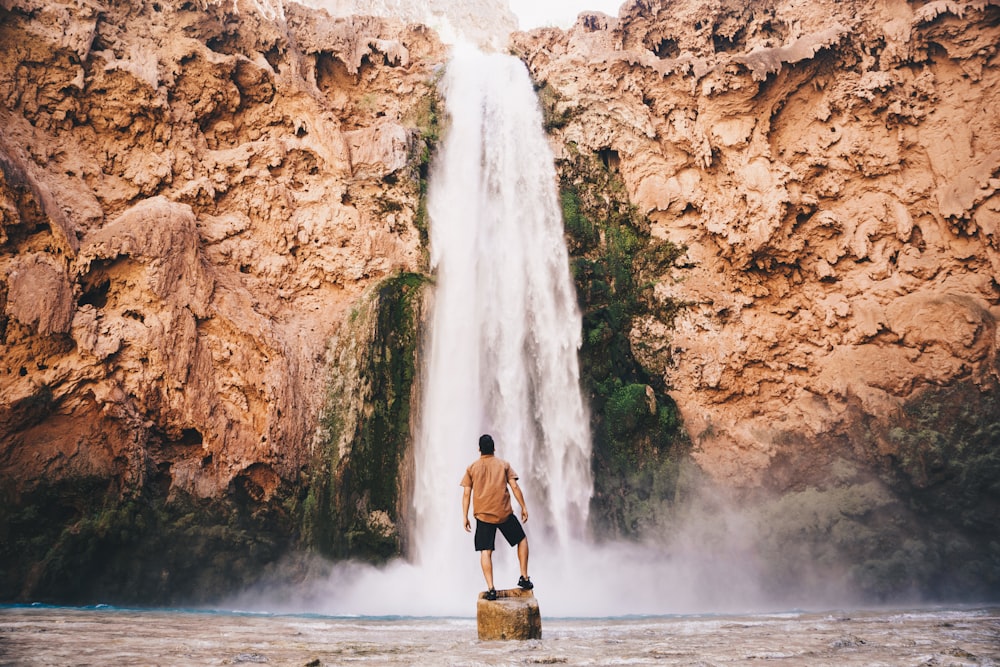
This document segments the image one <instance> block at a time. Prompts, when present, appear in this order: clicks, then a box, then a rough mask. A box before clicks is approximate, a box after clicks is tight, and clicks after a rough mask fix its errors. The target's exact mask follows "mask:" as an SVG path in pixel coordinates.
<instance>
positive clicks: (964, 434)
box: [515, 1, 1000, 587]
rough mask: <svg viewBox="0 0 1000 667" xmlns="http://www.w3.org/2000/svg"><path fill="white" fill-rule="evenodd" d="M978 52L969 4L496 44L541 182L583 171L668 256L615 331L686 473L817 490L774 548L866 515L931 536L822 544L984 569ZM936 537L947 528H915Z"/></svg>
mask: <svg viewBox="0 0 1000 667" xmlns="http://www.w3.org/2000/svg"><path fill="white" fill-rule="evenodd" d="M998 44H1000V6H998V4H997V3H995V2H982V1H981V2H929V3H922V2H921V3H918V2H904V1H890V2H879V3H864V2H830V3H818V4H817V3H810V4H808V5H804V4H802V3H796V2H780V1H770V2H754V3H746V2H727V1H720V2H707V3H702V2H670V1H662V2H635V3H630V4H629V5H627V6H626V7H624V8H623V10H622V14H621V16H620V17H619V18H618V19H614V18H609V17H607V16H604V15H600V14H592V15H587V16H583V17H581V19H580V20H579V21H578V23H577V24H576V26H575V27H574V28H573V29H572V30H571V31H569V32H568V33H562V32H560V31H556V30H541V31H534V32H532V33H529V34H527V35H518V36H515V51H516V52H517V53H518V54H520V55H521V57H522V58H523V59H524V60H525V62H526V63H527V64H528V66H529V69H530V70H531V72H532V75H533V76H534V78H535V79H536V81H537V85H538V86H539V88H540V89H541V92H542V99H543V103H544V104H545V105H546V111H547V118H548V123H549V125H550V128H551V130H552V133H553V137H554V140H555V143H556V144H557V148H558V150H560V151H561V154H560V155H559V160H560V165H561V170H562V174H563V179H564V183H570V184H572V185H573V187H575V188H577V189H586V187H587V179H588V176H587V174H586V173H584V172H581V171H580V170H578V169H577V165H578V164H579V162H580V156H581V155H582V156H591V157H592V158H594V159H600V160H601V161H602V162H603V164H604V165H605V168H606V170H607V172H609V173H610V174H611V175H612V176H613V177H615V178H618V179H620V181H621V182H622V183H623V184H624V187H625V189H626V190H627V194H628V198H629V200H630V201H631V202H632V203H633V204H634V205H635V206H636V207H637V208H638V213H639V214H644V215H645V217H646V219H647V222H648V225H649V227H648V229H638V230H637V232H638V233H639V234H640V235H644V234H647V233H648V235H649V239H650V240H649V243H651V244H653V245H655V244H657V243H665V244H666V243H667V242H669V243H671V244H674V245H676V246H680V247H682V248H683V249H684V250H685V252H684V254H683V255H681V256H680V258H678V259H677V260H676V261H674V262H673V263H672V264H671V265H668V266H665V267H661V270H659V271H657V272H655V273H654V274H653V275H649V270H648V269H649V267H648V265H647V266H646V275H647V279H648V286H649V290H648V291H647V292H646V294H645V297H644V298H645V309H644V310H645V312H642V313H639V314H638V315H637V316H636V317H634V318H633V319H632V321H631V330H630V332H629V338H630V342H631V352H632V353H633V354H634V356H635V358H636V359H637V360H638V361H639V363H640V364H641V366H642V367H643V369H645V371H646V372H647V373H648V374H649V375H650V376H651V377H652V378H654V382H653V383H654V384H656V382H658V383H659V386H662V387H665V388H666V389H667V390H668V391H669V394H670V395H671V396H672V397H673V398H674V399H675V400H676V402H677V405H678V406H679V409H680V411H681V413H682V415H683V418H684V422H685V424H686V426H687V430H688V432H689V434H690V437H691V447H692V456H693V457H694V459H695V460H696V462H697V463H698V466H699V467H700V468H701V470H703V471H705V472H707V473H708V475H709V476H710V477H712V478H713V479H715V480H716V481H717V482H719V483H721V484H722V485H724V486H726V487H729V488H738V489H744V493H746V492H747V490H751V491H755V492H756V491H765V490H766V491H776V492H778V493H780V494H791V495H788V496H786V498H791V497H793V496H795V494H806V493H807V490H811V491H810V492H812V491H816V492H817V493H818V495H817V496H816V497H815V498H813V499H812V500H808V499H807V498H806V496H805V495H799V496H797V497H798V498H799V500H800V501H801V502H803V503H806V502H808V505H809V507H810V508H811V509H809V510H808V511H806V512H805V513H809V514H813V516H812V518H805V517H802V516H798V517H796V516H795V513H794V512H790V513H787V514H786V518H787V520H788V521H790V522H791V523H792V525H795V526H796V528H794V529H791V530H789V532H788V533H787V534H784V535H783V536H782V539H783V540H785V539H787V540H789V541H794V540H799V541H803V542H805V541H809V540H813V539H816V540H826V546H825V547H824V548H825V549H828V550H829V551H833V550H836V548H838V544H837V542H838V539H841V538H843V533H844V532H846V529H845V528H844V526H845V525H847V523H850V522H852V521H854V520H855V519H856V518H857V517H860V516H865V517H866V518H865V519H863V520H862V519H859V521H860V522H861V523H864V522H868V527H869V528H871V527H872V526H877V525H881V528H878V529H877V531H879V530H880V531H884V533H885V534H886V535H890V534H893V533H895V532H897V531H898V530H899V528H898V526H899V525H902V524H907V525H908V526H910V528H907V529H905V530H906V531H910V530H911V528H912V529H913V530H914V531H915V532H919V531H927V532H926V533H925V534H924V536H923V537H918V538H915V539H916V541H915V542H914V544H917V543H921V541H922V540H926V541H927V542H931V543H936V544H934V545H932V546H930V547H928V546H927V543H926V542H923V543H922V544H921V545H920V546H918V547H914V546H913V544H911V545H910V547H903V546H900V544H901V543H902V542H903V541H904V540H903V539H902V538H899V539H897V538H895V537H893V538H886V539H885V540H884V541H883V543H882V544H881V546H876V542H877V538H874V537H873V536H872V535H868V536H867V537H865V538H858V540H856V541H855V540H854V538H846V539H845V540H844V543H843V544H840V545H839V546H840V547H844V548H845V549H846V550H848V551H851V550H854V549H856V548H857V549H859V550H860V551H867V553H869V554H871V553H872V552H874V551H876V550H877V549H879V548H882V549H885V550H886V551H885V554H886V556H885V557H886V558H887V560H892V559H893V558H896V563H895V566H896V567H898V568H903V569H905V568H907V567H913V568H915V569H919V568H920V567H923V565H925V564H926V563H927V562H928V561H938V562H939V564H941V563H944V562H946V561H947V560H948V558H949V557H950V556H948V555H947V553H948V550H949V549H951V548H952V547H954V546H955V545H957V544H958V545H965V544H967V541H968V540H971V541H973V542H975V543H976V544H977V545H978V547H976V548H977V549H980V551H978V553H980V554H984V553H994V554H995V553H996V548H997V545H996V544H995V542H994V538H992V537H991V535H995V534H996V528H997V522H996V516H998V512H1000V502H998V501H1000V495H998V492H997V489H996V485H995V481H994V480H995V479H996V476H997V474H998V472H1000V460H998V453H997V450H996V445H997V443H998V442H1000V426H998V422H1000V414H998V412H997V400H996V395H997V393H996V392H997V369H998V367H997V346H998V341H1000V339H998V337H997V317H998V316H1000V301H998V298H1000V286H998V282H997V278H998V275H1000V273H998V271H1000V236H998V231H997V228H998V224H1000V113H998V112H997V109H996V107H997V103H998V101H1000V87H998V86H1000V68H998V61H997V58H998V55H997V52H998ZM644 224H645V223H644V222H641V221H640V223H638V225H637V226H638V227H642V225H644ZM638 270H639V269H638V268H637V267H636V266H634V267H633V271H634V272H637V271H638ZM598 333H599V332H598ZM871 472H873V473H874V475H875V476H876V477H877V478H878V481H870V478H869V477H868V474H869V473H871ZM869 483H870V484H874V485H875V486H873V487H869V486H866V485H868V484H869ZM852 485H856V486H852ZM832 488H856V489H858V491H859V493H858V494H857V495H856V496H855V500H858V499H861V498H866V500H864V501H863V502H860V506H856V507H847V506H846V505H842V503H841V501H838V500H837V499H836V498H834V497H833V496H832V495H829V496H825V495H824V493H825V491H824V490H826V491H829V490H830V489H832ZM887 488H891V490H892V491H891V493H890V492H888V491H886V489H887ZM830 493H831V494H832V493H833V492H832V491H830ZM838 493H839V492H838ZM866 493H867V495H866ZM873 493H874V494H875V496H878V498H876V497H875V496H873V495H872V494H873ZM890 497H891V498H894V500H890V499H889V498H890ZM824 498H825V500H824ZM825 505H827V506H825ZM788 509H789V506H788V505H785V510H788ZM914 512H915V515H914V514H913V513H914ZM938 512H943V514H938ZM945 515H948V516H950V517H951V519H945V518H944V516H945ZM852 517H854V518H852ZM880 517H881V518H880ZM889 517H895V518H892V519H889ZM915 517H916V518H915ZM959 517H960V518H959ZM770 519H772V520H773V521H772V523H771V524H770V525H763V524H762V526H761V527H760V528H761V529H762V531H761V534H762V535H765V536H767V535H773V534H774V532H775V531H780V530H782V528H781V524H782V520H781V518H780V516H778V513H777V512H775V513H774V514H773V515H772V516H770ZM948 521H953V522H955V524H954V525H960V526H961V527H960V528H957V529H956V531H957V532H959V533H961V536H959V537H956V536H954V535H952V536H951V537H944V536H943V535H944V534H943V533H937V534H935V536H933V537H928V535H929V534H932V533H934V531H935V530H936V528H934V527H933V526H935V525H939V524H943V523H947V522H948ZM796 522H800V523H796ZM893 522H895V527H894V526H893V525H890V524H892V523H893ZM838 526H839V528H838ZM913 527H916V528H913ZM799 528H801V530H798V529H799ZM838 530H840V531H841V533H842V534H841V535H840V536H838ZM851 530H854V529H851ZM866 530H867V529H866ZM911 534H912V533H911ZM796 535H798V537H796ZM862 541H867V542H868V544H867V546H859V543H860V542H862ZM942 541H948V542H950V543H951V546H943V545H942V544H941V542H942ZM991 544H992V546H990V545H991ZM786 545H787V542H786ZM955 548H958V550H959V551H961V547H955ZM908 549H909V551H907V550H908ZM778 551H780V550H779V549H775V553H774V554H773V555H775V556H776V557H780V554H779V553H778ZM930 552H934V555H933V556H929V554H930ZM890 554H895V555H894V556H893V555H890ZM855 556H857V553H855ZM975 558H979V556H976V557H975ZM860 560H864V558H860V559H858V561H859V562H860ZM983 562H984V563H986V564H985V565H984V567H983V568H981V569H980V570H979V574H980V575H983V576H984V577H985V578H986V579H988V580H990V581H992V582H993V585H996V584H997V583H998V582H1000V575H998V573H1000V561H998V560H997V559H996V556H995V555H994V556H988V555H987V556H984V561H983ZM883 565H885V563H883ZM880 567H881V566H880ZM888 567H889V566H888V565H885V568H888ZM874 569H877V568H874ZM944 569H947V568H946V567H944ZM882 574H885V572H884V571H882ZM862 578H863V577H862ZM887 578H888V577H887ZM902 578H903V579H905V578H906V576H903V577H902ZM869 583H870V582H869ZM918 587H919V586H918Z"/></svg>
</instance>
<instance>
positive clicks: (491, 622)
mask: <svg viewBox="0 0 1000 667" xmlns="http://www.w3.org/2000/svg"><path fill="white" fill-rule="evenodd" d="M476 623H477V625H478V627H479V639H481V640H484V641H491V640H498V639H541V638H542V616H541V613H540V612H539V611H538V600H536V599H535V596H534V594H533V593H532V592H531V591H522V590H521V589H520V588H514V589H511V590H504V591H497V599H496V600H487V599H486V593H480V594H479V601H478V603H477V605H476Z"/></svg>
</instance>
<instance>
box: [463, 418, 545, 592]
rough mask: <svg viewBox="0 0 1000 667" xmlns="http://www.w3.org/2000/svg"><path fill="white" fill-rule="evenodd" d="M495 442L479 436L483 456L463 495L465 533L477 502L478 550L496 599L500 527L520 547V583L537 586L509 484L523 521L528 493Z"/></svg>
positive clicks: (471, 468)
mask: <svg viewBox="0 0 1000 667" xmlns="http://www.w3.org/2000/svg"><path fill="white" fill-rule="evenodd" d="M493 451H494V444H493V438H492V436H490V435H483V436H482V437H480V438H479V459H477V460H476V461H474V462H473V464H472V465H470V466H469V467H468V469H467V470H466V471H465V476H464V477H463V478H462V486H463V487H465V488H464V492H463V495H462V521H463V522H464V523H465V532H471V531H472V527H471V526H470V525H469V501H470V500H471V501H472V503H473V516H475V517H476V538H475V544H476V551H478V552H479V563H480V565H482V568H483V576H484V577H485V578H486V599H487V600H496V599H497V591H496V589H495V588H493V550H494V547H495V544H496V534H497V528H499V529H500V532H501V533H503V536H504V537H505V538H507V542H508V543H509V544H510V546H515V545H516V546H517V560H518V561H519V562H520V564H521V578H520V579H518V581H517V585H518V586H520V587H521V588H522V589H524V590H526V591H528V590H531V589H532V588H534V584H532V583H531V579H530V577H528V538H527V537H526V536H525V534H524V529H523V528H522V527H521V524H520V523H519V522H518V520H517V517H516V516H514V510H513V509H512V508H511V505H510V493H509V492H508V491H507V486H508V485H509V486H510V490H511V491H513V492H514V497H515V498H516V499H517V503H518V505H520V506H521V521H524V522H527V521H528V509H527V506H526V505H525V504H524V496H523V495H522V494H521V488H520V487H519V486H518V485H517V473H516V472H514V470H513V468H511V467H510V464H509V463H507V462H506V461H504V460H503V459H499V458H497V457H496V456H494V454H493Z"/></svg>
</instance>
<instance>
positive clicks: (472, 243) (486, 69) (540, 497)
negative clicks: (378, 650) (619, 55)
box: [414, 48, 593, 586]
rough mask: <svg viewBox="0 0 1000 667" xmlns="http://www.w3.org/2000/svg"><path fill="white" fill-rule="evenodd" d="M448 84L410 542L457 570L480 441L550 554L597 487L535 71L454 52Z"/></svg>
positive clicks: (467, 551) (434, 182) (432, 560)
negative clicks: (519, 493)
mask: <svg viewBox="0 0 1000 667" xmlns="http://www.w3.org/2000/svg"><path fill="white" fill-rule="evenodd" d="M442 92H443V94H444V97H445V99H446V104H447V111H448V133H447V136H446V137H445V141H444V143H443V145H442V147H441V150H440V153H439V155H438V156H437V159H436V160H435V163H434V165H433V167H432V171H431V175H430V190H429V193H428V213H429V214H430V221H431V223H430V243H431V264H432V268H433V269H435V270H436V278H437V287H436V290H435V300H434V306H433V313H434V315H433V319H432V323H431V328H430V334H429V345H428V346H427V349H428V359H427V365H426V375H425V378H424V392H425V393H424V395H425V402H424V405H423V412H422V418H421V429H420V433H419V436H418V439H417V448H416V478H417V483H416V488H415V494H414V495H415V497H414V509H415V518H416V526H415V531H414V538H415V540H414V541H415V546H416V554H415V555H416V557H417V562H418V563H421V564H425V565H430V564H435V565H436V566H437V567H441V568H442V569H443V570H444V571H447V572H456V571H462V570H465V569H466V566H467V565H469V564H471V565H472V566H473V569H475V565H476V562H477V561H476V559H475V557H474V553H472V548H471V539H470V538H469V537H468V536H467V535H466V534H465V533H464V532H463V531H461V530H456V527H460V523H459V519H460V517H459V508H460V502H459V500H460V497H461V489H460V488H459V480H460V479H461V477H462V473H463V471H464V469H465V467H466V466H468V465H469V463H471V462H472V461H473V460H474V459H475V458H476V457H478V449H477V442H478V439H479V436H480V434H482V433H491V434H492V435H493V437H494V439H495V441H496V443H497V455H498V456H500V457H501V458H505V459H507V460H508V461H510V462H511V465H512V466H513V468H514V469H515V470H516V471H517V472H518V473H519V474H520V478H521V479H520V484H521V486H522V488H523V489H524V491H525V494H526V500H527V503H528V509H529V512H530V519H529V521H530V525H529V527H528V534H529V543H530V544H531V545H532V548H533V549H535V550H539V551H544V552H546V553H549V554H550V555H556V554H558V553H560V552H562V551H564V550H566V549H567V548H568V546H569V545H570V543H571V541H572V540H574V539H580V538H583V537H584V535H585V532H586V531H585V527H586V524H587V513H588V512H587V510H588V504H589V502H590V495H591V491H592V486H593V485H592V480H591V472H590V431H589V428H588V416H587V412H586V410H585V408H584V405H583V401H582V399H581V396H580V387H579V369H578V362H577V350H578V348H579V346H580V331H581V322H580V313H579V311H578V309H577V305H576V292H575V289H574V286H573V282H572V278H571V276H570V272H569V257H568V253H567V251H566V246H565V242H564V240H563V226H562V218H561V214H560V207H559V201H558V195H557V190H556V174H555V168H554V165H553V156H552V152H551V150H550V148H549V145H548V143H547V141H546V137H545V134H544V132H543V130H542V115H541V110H540V109H539V105H538V100H537V98H536V97H535V93H534V89H533V87H532V85H531V80H530V79H529V77H528V73H527V71H526V70H525V68H524V65H523V64H522V63H521V62H520V61H519V60H517V59H515V58H513V57H510V56H505V55H500V54H483V53H480V52H478V51H474V50H472V49H463V48H458V49H456V54H455V57H454V59H453V60H452V61H451V63H450V65H449V66H448V70H447V73H446V75H445V77H444V80H443V81H442ZM498 581H502V580H501V579H498ZM512 584H513V582H510V585H512ZM498 585H501V586H504V585H505V584H503V583H500V584H498Z"/></svg>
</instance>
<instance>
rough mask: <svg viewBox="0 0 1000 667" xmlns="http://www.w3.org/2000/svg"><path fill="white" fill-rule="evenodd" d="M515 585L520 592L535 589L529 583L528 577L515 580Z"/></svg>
mask: <svg viewBox="0 0 1000 667" xmlns="http://www.w3.org/2000/svg"><path fill="white" fill-rule="evenodd" d="M517 585H518V586H519V587H520V588H521V590H522V591H530V590H531V589H532V588H534V587H535V585H534V584H533V583H531V579H530V578H529V577H520V578H519V579H518V580H517Z"/></svg>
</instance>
